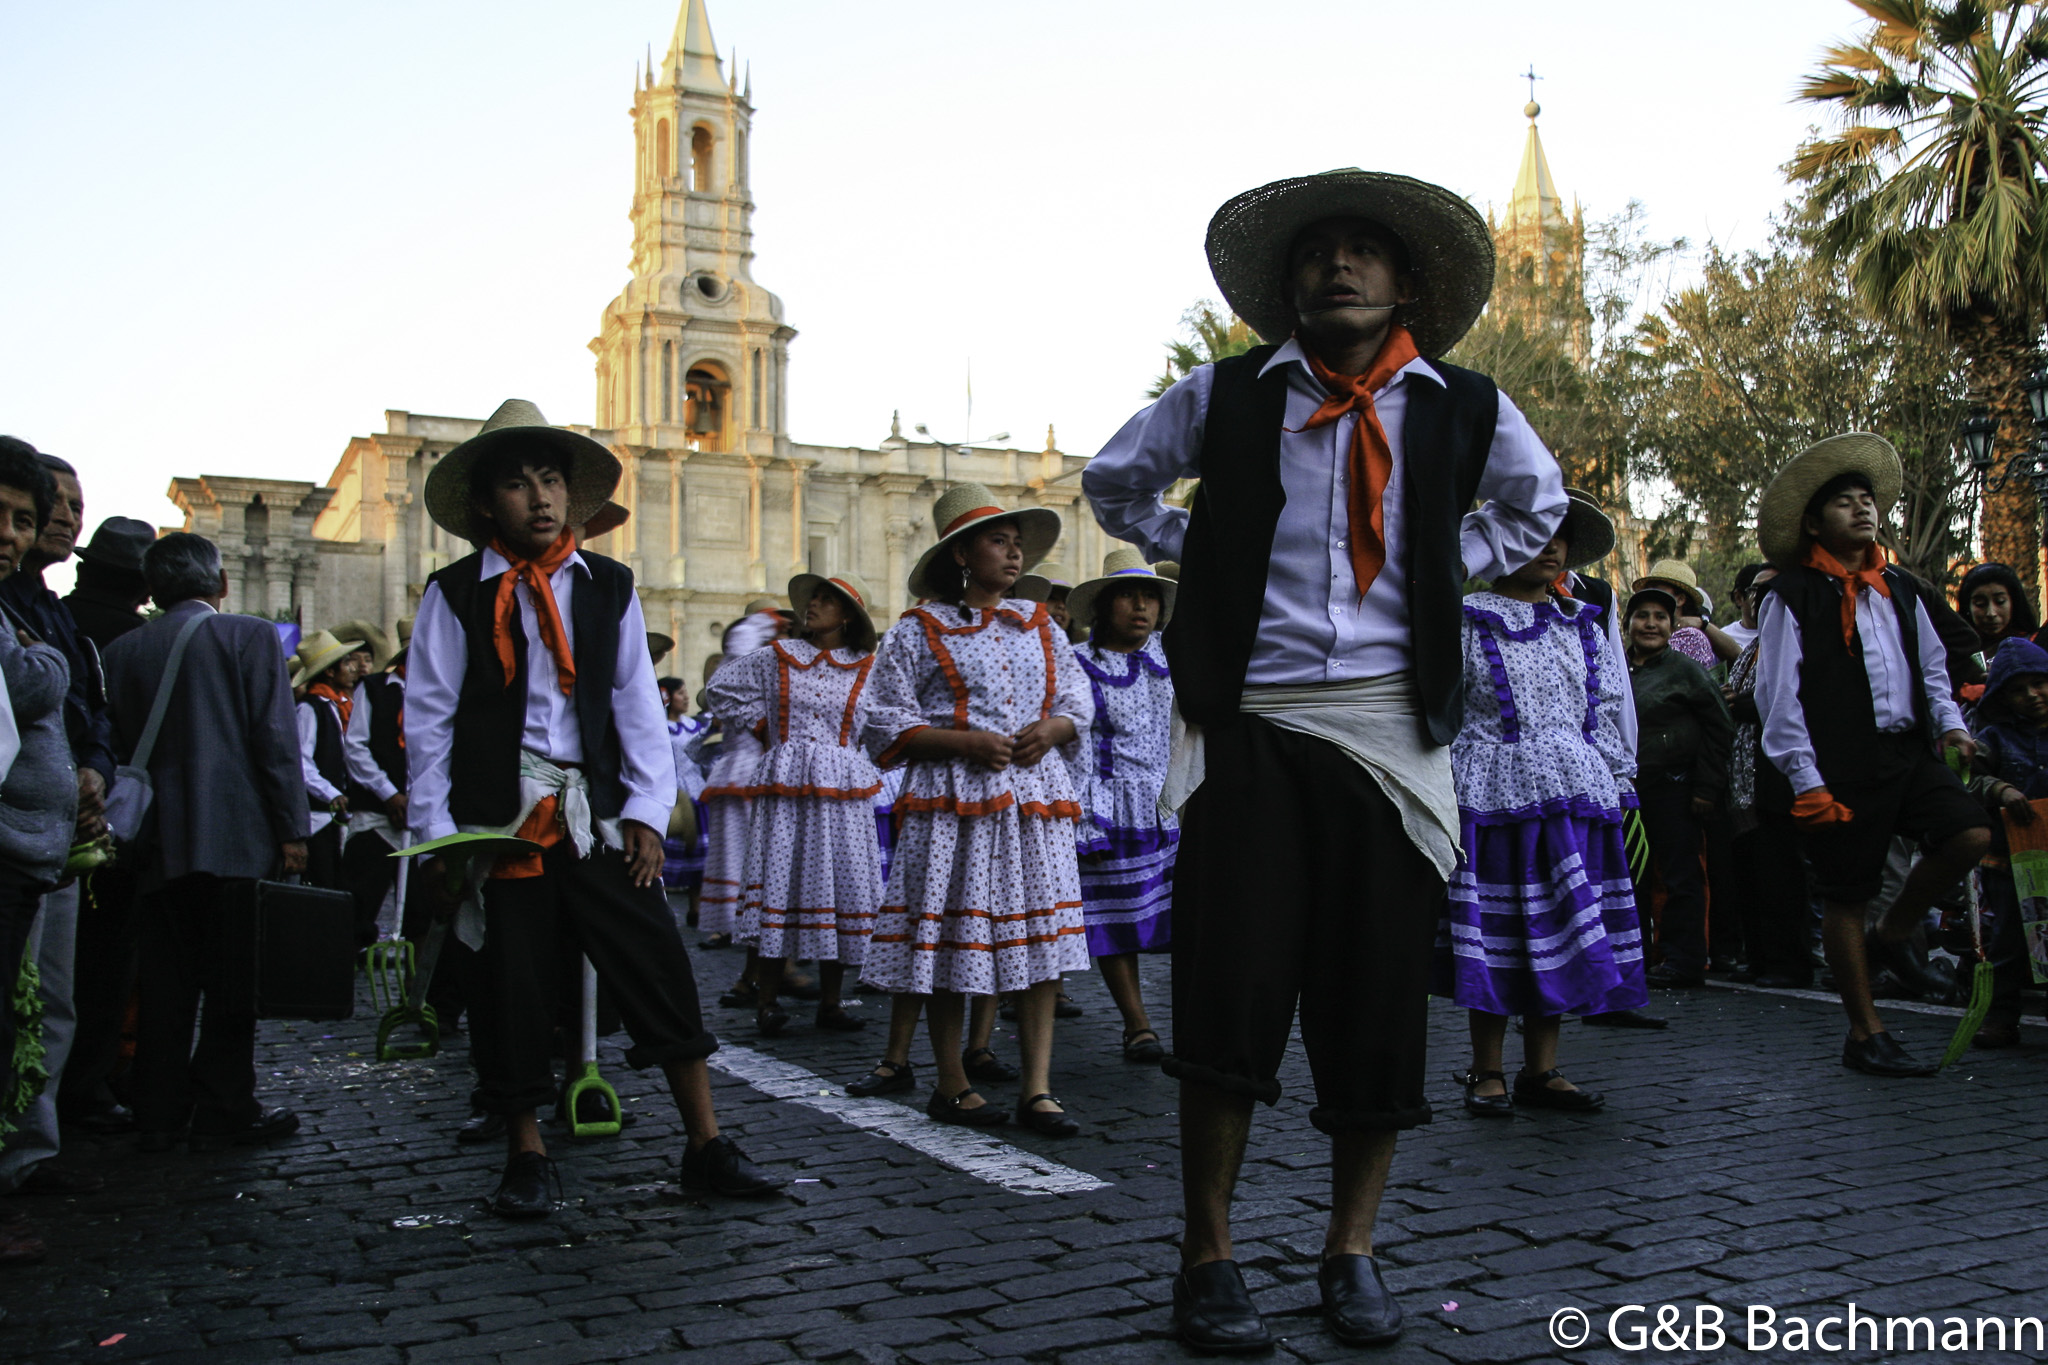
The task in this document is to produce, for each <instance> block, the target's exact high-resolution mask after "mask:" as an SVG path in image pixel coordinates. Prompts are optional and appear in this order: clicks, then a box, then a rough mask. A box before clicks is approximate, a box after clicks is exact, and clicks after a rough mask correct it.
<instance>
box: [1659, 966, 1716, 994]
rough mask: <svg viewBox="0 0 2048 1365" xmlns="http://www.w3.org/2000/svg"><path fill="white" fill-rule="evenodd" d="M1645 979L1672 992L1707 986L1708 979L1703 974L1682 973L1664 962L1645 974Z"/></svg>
mask: <svg viewBox="0 0 2048 1365" xmlns="http://www.w3.org/2000/svg"><path fill="white" fill-rule="evenodd" d="M1643 979H1644V980H1645V981H1647V982H1649V983H1650V984H1651V985H1652V986H1662V987H1665V988H1667V989H1671V990H1691V989H1692V988H1693V987H1694V986H1704V985H1706V984H1707V978H1706V976H1705V975H1704V974H1703V973H1700V972H1681V971H1679V970H1678V969H1677V968H1676V967H1673V966H1671V965H1670V964H1669V963H1663V962H1660V963H1658V964H1657V965H1656V966H1654V967H1652V968H1650V970H1649V971H1647V972H1645V973H1643Z"/></svg>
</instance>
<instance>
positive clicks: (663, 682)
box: [654, 678, 683, 692]
mask: <svg viewBox="0 0 2048 1365" xmlns="http://www.w3.org/2000/svg"><path fill="white" fill-rule="evenodd" d="M654 685H655V686H656V687H658V688H660V689H661V690H662V691H664V692H680V691H682V690H683V680H682V679H681V678H656V679H655V680H654Z"/></svg>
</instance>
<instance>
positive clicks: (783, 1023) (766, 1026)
mask: <svg viewBox="0 0 2048 1365" xmlns="http://www.w3.org/2000/svg"><path fill="white" fill-rule="evenodd" d="M754 1027H755V1028H757V1029H759V1030H760V1031H761V1036H762V1037H763V1038H779V1037H781V1036H782V1031H783V1030H784V1029H786V1028H788V1027H789V1011H788V1010H786V1009H783V1008H782V1007H781V1006H780V1005H758V1006H756V1007H755V1009H754Z"/></svg>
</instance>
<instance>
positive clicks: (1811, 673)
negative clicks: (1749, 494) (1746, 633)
mask: <svg viewBox="0 0 2048 1365" xmlns="http://www.w3.org/2000/svg"><path fill="white" fill-rule="evenodd" d="M1904 482H1905V474H1904V470H1903V468H1902V467H1901V465H1900V463H1899V455H1898V452H1897V451H1896V450H1894V449H1892V446H1891V443H1890V442H1888V441H1886V440H1885V439H1884V438H1883V437H1882V436H1873V435H1870V434H1869V433H1868V432H1860V431H1852V432H1848V433H1845V434H1843V435H1840V436H1830V437H1828V438H1827V439H1826V440H1824V441H1821V442H1818V443H1817V444H1815V445H1812V446H1809V447H1808V448H1807V449H1806V450H1805V451H1803V452H1801V454H1800V455H1799V456H1798V457H1797V458H1795V459H1794V460H1793V461H1792V462H1791V463H1790V464H1788V465H1786V466H1785V467H1784V468H1783V469H1782V470H1780V471H1778V476H1777V477H1776V478H1774V479H1772V480H1771V484H1770V487H1768V488H1766V489H1765V490H1764V496H1763V501H1762V502H1761V503H1759V504H1758V507H1757V545H1758V547H1759V548H1761V549H1762V550H1763V552H1764V557H1765V558H1766V559H1768V560H1770V561H1771V563H1772V565H1773V566H1774V567H1776V569H1777V570H1778V577H1777V578H1776V579H1775V580H1774V581H1773V582H1772V584H1771V593H1770V596H1769V597H1767V598H1765V599H1764V605H1763V611H1762V613H1761V615H1760V616H1759V618H1758V632H1759V633H1758V635H1757V664H1756V679H1757V681H1756V707H1757V713H1758V715H1759V716H1760V717H1761V718H1762V722H1763V751H1764V757H1766V758H1768V759H1769V760H1770V762H1769V763H1768V764H1766V765H1764V766H1763V767H1761V768H1759V770H1758V772H1757V803H1758V804H1759V805H1761V806H1765V807H1766V808H1768V809H1772V810H1777V811H1786V810H1789V811H1790V812H1791V815H1792V821H1793V823H1794V824H1795V825H1796V826H1797V827H1798V829H1799V837H1800V843H1801V844H1802V845H1803V846H1804V847H1805V850H1806V857H1807V861H1808V862H1809V863H1810V864H1811V865H1812V867H1813V880H1814V889H1815V890H1816V891H1817V892H1818V893H1819V895H1820V898H1821V902H1822V911H1821V946H1822V948H1823V950H1824V951H1825V952H1826V953H1827V959H1828V968H1829V970H1830V971H1832V972H1833V973H1834V977H1835V988H1836V989H1837V990H1838V991H1840V992H1841V995H1842V1008H1843V1010H1844V1011H1846V1012H1847V1013H1848V1016H1849V1038H1848V1041H1847V1042H1846V1043H1845V1044H1844V1045H1843V1047H1842V1065H1843V1066H1846V1067H1849V1068H1851V1069H1852V1070H1855V1071H1861V1072H1864V1073H1866V1074H1868V1075H1872V1076H1932V1075H1933V1074H1934V1073H1935V1072H1936V1071H1937V1070H1938V1069H1939V1068H1938V1067H1936V1066H1935V1065H1934V1064H1933V1063H1931V1062H1920V1061H1916V1060H1914V1059H1913V1058H1912V1057H1911V1056H1909V1055H1908V1054H1907V1052H1906V1050H1905V1049H1904V1048H1902V1047H1900V1046H1899V1044H1898V1041H1897V1040H1896V1039H1894V1038H1893V1037H1892V1036H1891V1034H1889V1033H1887V1032H1886V1031H1885V1027H1884V1021H1883V1020H1881V1019H1879V1018H1878V1017H1877V1009H1876V1007H1875V1006H1874V1005H1873V1004H1872V1003H1871V998H1870V959H1869V950H1870V947H1871V946H1872V945H1867V944H1866V943H1865V931H1864V910H1865V907H1866V906H1867V905H1868V904H1869V903H1870V902H1871V901H1873V900H1875V899H1876V898H1877V895H1878V892H1879V891H1880V889H1881V888H1882V885H1883V880H1884V863H1885V854H1886V851H1887V850H1888V849H1889V848H1890V845H1891V841H1892V838H1893V836H1895V835H1904V836H1905V837H1907V838H1911V839H1914V840H1916V841H1918V842H1919V843H1920V844H1921V845H1922V846H1923V848H1924V849H1925V850H1926V856H1925V857H1923V858H1921V860H1920V862H1919V863H1918V865H1916V866H1915V867H1914V868H1913V871H1912V873H1911V874H1910V875H1908V876H1907V878H1906V883H1905V885H1904V886H1903V887H1902V888H1900V891H1899V894H1898V898H1897V899H1896V900H1894V901H1893V902H1892V904H1891V905H1890V906H1889V907H1888V908H1887V909H1886V910H1885V912H1884V918H1883V920H1882V922H1881V923H1880V925H1879V926H1878V929H1877V937H1878V939H1879V940H1880V942H1887V941H1896V940H1899V939H1903V938H1906V937H1907V936H1909V935H1910V934H1911V933H1912V932H1913V929H1914V926H1915V925H1917V924H1918V923H1919V921H1920V919H1921V917H1922V916H1924V915H1925V914H1926V913H1927V909H1928V907H1929V906H1931V905H1933V904H1934V902H1935V900H1936V899H1937V898H1939V897H1940V896H1941V895H1942V894H1944V893H1945V892H1946V891H1947V890H1948V889H1949V888H1950V887H1952V886H1954V885H1955V884H1956V882H1957V881H1958V880H1960V879H1961V877H1962V876H1963V874H1964V873H1966V872H1968V871H1969V870H1970V869H1971V868H1972V867H1975V866H1976V865H1977V862H1978V860H1979V859H1980V858H1982V857H1983V856H1984V855H1985V853H1986V852H1988V851H1989V850H1990V847H1991V822H1990V820H1989V819H1988V818H1987V817H1986V816H1985V814H1984V811H1983V810H1982V809H1981V808H1980V807H1979V806H1978V805H1977V804H1976V802H1974V801H1972V800H1971V799H1970V795H1969V793H1968V792H1967V791H1965V790H1964V788H1963V784H1962V783H1961V782H1960V781H1959V780H1957V778H1956V776H1955V774H1953V773H1951V772H1950V771H1949V770H1948V767H1947V765H1946V764H1945V763H1943V761H1942V760H1941V758H1939V757H1937V756H1936V755H1937V752H1938V751H1941V750H1948V749H1957V750H1960V751H1961V753H1962V756H1963V758H1964V759H1965V760H1968V759H1969V758H1971V757H1972V756H1973V755H1974V754H1975V753H1976V749H1977V746H1976V744H1975V743H1974V742H1973V741H1972V740H1971V738H1970V733H1969V731H1968V730H1967V729H1965V728H1964V726H1963V717H1962V713H1961V712H1960V711H1959V710H1957V709H1956V704H1955V701H1954V700H1953V699H1952V698H1951V696H1950V692H1949V676H1948V661H1947V655H1946V653H1945V651H1944V650H1943V648H1942V643H1941V637H1940V636H1939V635H1937V634H1936V633H1935V629H1934V623H1933V621H1932V620H1931V619H1930V617H1929V616H1928V613H1927V606H1926V603H1925V602H1924V601H1923V599H1922V597H1921V591H1922V590H1921V588H1920V586H1919V585H1918V583H1916V582H1915V580H1914V579H1913V578H1912V577H1911V576H1910V575H1907V574H1904V573H1901V572H1899V571H1898V570H1897V569H1894V568H1891V567H1890V566H1889V561H1888V559H1887V558H1886V556H1885V552H1884V547H1883V546H1881V545H1879V544H1878V541H1877V533H1878V528H1879V526H1881V525H1882V524H1883V521H1884V518H1885V517H1886V516H1887V515H1889V514H1890V512H1891V509H1892V505H1893V504H1894V503H1896V502H1897V501H1898V498H1899V492H1900V489H1901V487H1902V486H1903V484H1904Z"/></svg>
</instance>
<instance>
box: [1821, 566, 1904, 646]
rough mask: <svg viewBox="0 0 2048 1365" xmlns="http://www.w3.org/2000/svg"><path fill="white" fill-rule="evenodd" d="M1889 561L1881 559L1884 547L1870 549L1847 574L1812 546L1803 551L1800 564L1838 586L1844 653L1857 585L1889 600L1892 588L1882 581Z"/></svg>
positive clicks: (1853, 618)
mask: <svg viewBox="0 0 2048 1365" xmlns="http://www.w3.org/2000/svg"><path fill="white" fill-rule="evenodd" d="M1890 562H1891V561H1890V560H1889V559H1888V558H1886V557H1885V552H1884V546H1882V545H1872V546H1871V547H1870V552H1869V553H1868V554H1866V555H1864V556H1863V567H1862V568H1861V569H1859V570H1857V571H1856V572H1855V573H1850V572H1849V571H1848V570H1847V569H1845V568H1843V567H1842V561H1841V560H1839V559H1836V558H1835V557H1834V556H1833V555H1831V554H1829V553H1828V552H1827V551H1826V550H1823V549H1822V548H1821V547H1820V545H1819V544H1818V543H1817V542H1816V543H1815V544H1813V545H1810V546H1808V547H1807V550H1806V559H1805V560H1804V563H1805V565H1806V567H1807V568H1809V569H1813V570H1815V571H1817V572H1820V573H1824V574H1826V575H1827V576H1828V577H1829V578H1832V579H1834V580H1835V581H1836V582H1837V583H1839V584H1841V586H1842V647H1843V648H1844V649H1848V648H1851V647H1852V643H1853V641H1854V640H1855V637H1856V591H1857V588H1858V585H1863V584H1867V585H1868V586H1869V588H1870V590H1871V591H1872V592H1874V593H1876V594H1877V595H1878V596H1879V597H1887V598H1888V597H1890V596H1891V595H1892V585H1891V584H1889V583H1887V582H1885V581H1884V566H1885V565H1887V564H1889V563H1890Z"/></svg>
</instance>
